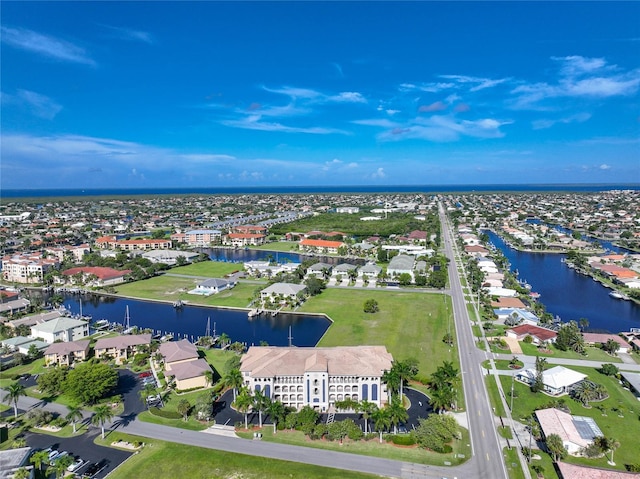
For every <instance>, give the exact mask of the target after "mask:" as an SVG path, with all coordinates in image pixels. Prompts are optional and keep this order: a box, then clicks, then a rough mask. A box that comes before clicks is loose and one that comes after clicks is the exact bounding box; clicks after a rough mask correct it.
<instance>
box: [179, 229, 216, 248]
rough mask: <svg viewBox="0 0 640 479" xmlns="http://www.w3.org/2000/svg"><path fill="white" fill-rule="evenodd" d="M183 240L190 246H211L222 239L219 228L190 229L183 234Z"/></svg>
mask: <svg viewBox="0 0 640 479" xmlns="http://www.w3.org/2000/svg"><path fill="white" fill-rule="evenodd" d="M184 238H185V241H186V243H187V244H188V245H190V246H211V244H216V243H220V242H221V241H222V231H220V230H191V231H187V232H186V233H185V234H184Z"/></svg>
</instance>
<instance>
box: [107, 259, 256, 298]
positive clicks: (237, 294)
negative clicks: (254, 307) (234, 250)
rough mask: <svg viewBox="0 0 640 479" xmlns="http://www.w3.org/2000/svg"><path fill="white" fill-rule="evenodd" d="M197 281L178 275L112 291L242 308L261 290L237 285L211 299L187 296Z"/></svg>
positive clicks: (137, 282)
mask: <svg viewBox="0 0 640 479" xmlns="http://www.w3.org/2000/svg"><path fill="white" fill-rule="evenodd" d="M199 264H203V263H199ZM207 264H208V263H207ZM223 264H224V263H223ZM194 266H197V265H194ZM187 267H188V266H187ZM198 281H199V280H198V279H197V278H196V277H193V278H183V277H180V276H169V275H163V276H156V277H155V278H150V279H145V280H143V281H136V282H135V283H127V284H121V285H118V286H117V287H116V291H117V293H118V294H121V295H124V296H131V297H134V298H142V299H155V300H162V301H170V302H173V301H177V300H178V299H180V300H182V301H184V302H187V303H189V304H199V305H203V306H222V307H232V308H246V307H247V305H248V304H249V303H250V302H251V298H252V296H253V293H254V292H255V290H256V289H262V288H261V287H260V286H261V285H259V284H252V283H239V284H237V285H236V286H235V288H233V289H230V290H227V291H223V292H221V293H219V294H212V295H211V296H199V295H195V294H187V291H189V290H191V289H194V288H195V287H196V284H197V283H198ZM265 285H266V283H265ZM262 287H264V286H262Z"/></svg>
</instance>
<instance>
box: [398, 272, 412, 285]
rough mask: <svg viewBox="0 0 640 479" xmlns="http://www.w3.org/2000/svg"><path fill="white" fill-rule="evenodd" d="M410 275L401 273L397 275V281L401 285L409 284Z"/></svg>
mask: <svg viewBox="0 0 640 479" xmlns="http://www.w3.org/2000/svg"><path fill="white" fill-rule="evenodd" d="M411 280H412V278H411V275H410V274H409V273H401V274H400V276H398V283H400V284H401V285H402V286H408V285H410V284H411Z"/></svg>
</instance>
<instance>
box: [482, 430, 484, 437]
mask: <svg viewBox="0 0 640 479" xmlns="http://www.w3.org/2000/svg"><path fill="white" fill-rule="evenodd" d="M482 437H484V429H483V430H482Z"/></svg>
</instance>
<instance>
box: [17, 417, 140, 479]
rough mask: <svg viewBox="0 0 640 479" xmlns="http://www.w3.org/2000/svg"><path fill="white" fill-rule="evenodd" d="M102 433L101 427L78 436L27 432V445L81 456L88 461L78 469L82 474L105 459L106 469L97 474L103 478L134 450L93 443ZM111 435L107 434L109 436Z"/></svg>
mask: <svg viewBox="0 0 640 479" xmlns="http://www.w3.org/2000/svg"><path fill="white" fill-rule="evenodd" d="M99 434H100V429H99V428H90V429H89V431H88V432H87V433H85V434H82V435H80V436H76V437H68V438H60V437H55V436H49V435H47V434H38V433H35V432H27V433H26V434H25V439H26V441H27V445H29V446H30V447H32V448H34V449H46V448H48V447H51V448H52V449H57V450H58V451H60V452H62V451H67V452H68V453H69V454H70V455H72V456H76V457H80V458H81V459H84V460H85V461H87V463H86V464H84V465H83V466H82V467H81V468H80V469H78V470H77V471H76V473H78V474H82V473H83V472H84V471H86V470H87V469H88V467H89V464H96V463H99V462H100V461H104V465H105V467H104V469H103V470H102V471H100V473H99V474H98V475H97V476H95V477H96V478H103V477H106V475H107V474H108V473H109V472H110V471H112V470H113V469H115V468H116V467H117V466H119V465H120V464H121V463H122V462H124V461H125V460H126V459H127V458H128V457H129V456H131V454H133V453H132V452H128V451H121V450H119V449H113V448H110V447H103V446H97V445H96V444H94V443H93V440H94V439H95V438H96V436H98V435H99ZM108 437H109V436H108V435H107V438H108Z"/></svg>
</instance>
